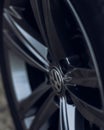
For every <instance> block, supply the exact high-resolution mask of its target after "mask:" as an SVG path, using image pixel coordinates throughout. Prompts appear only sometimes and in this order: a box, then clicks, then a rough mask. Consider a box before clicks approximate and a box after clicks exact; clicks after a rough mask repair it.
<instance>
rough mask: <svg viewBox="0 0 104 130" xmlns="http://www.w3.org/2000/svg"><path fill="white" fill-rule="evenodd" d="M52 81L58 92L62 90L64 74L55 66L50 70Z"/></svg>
mask: <svg viewBox="0 0 104 130" xmlns="http://www.w3.org/2000/svg"><path fill="white" fill-rule="evenodd" d="M50 82H51V84H52V87H53V88H54V90H56V91H57V92H58V93H59V92H61V91H62V87H63V76H62V73H61V71H60V70H59V69H58V68H57V67H53V68H52V69H51V70H50Z"/></svg>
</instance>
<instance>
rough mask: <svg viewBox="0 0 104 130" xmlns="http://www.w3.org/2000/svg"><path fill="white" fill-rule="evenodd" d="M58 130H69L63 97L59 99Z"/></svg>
mask: <svg viewBox="0 0 104 130" xmlns="http://www.w3.org/2000/svg"><path fill="white" fill-rule="evenodd" d="M60 130H69V122H68V113H67V103H66V98H65V97H60Z"/></svg>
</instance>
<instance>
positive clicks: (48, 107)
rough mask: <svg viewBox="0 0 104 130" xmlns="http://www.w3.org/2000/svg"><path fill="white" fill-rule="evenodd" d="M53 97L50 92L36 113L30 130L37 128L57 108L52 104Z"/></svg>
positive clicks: (36, 129)
mask: <svg viewBox="0 0 104 130" xmlns="http://www.w3.org/2000/svg"><path fill="white" fill-rule="evenodd" d="M53 98H54V94H53V93H51V94H50V95H49V97H48V98H47V99H46V101H45V102H44V103H43V105H42V106H41V108H40V110H39V111H38V113H37V114H36V117H35V119H34V120H33V122H32V125H31V128H30V130H38V129H39V128H40V127H41V126H42V125H43V124H44V123H45V122H46V121H47V120H48V119H49V117H51V116H52V114H53V113H54V112H55V111H56V110H57V106H56V105H55V104H54V101H53V100H54V99H53Z"/></svg>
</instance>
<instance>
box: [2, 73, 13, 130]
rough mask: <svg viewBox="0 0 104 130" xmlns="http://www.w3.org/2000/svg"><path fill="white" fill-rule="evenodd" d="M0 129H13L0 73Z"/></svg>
mask: <svg viewBox="0 0 104 130" xmlns="http://www.w3.org/2000/svg"><path fill="white" fill-rule="evenodd" d="M0 130H15V127H14V125H13V121H12V118H11V115H10V111H9V108H8V104H7V101H6V96H5V92H4V89H3V82H2V77H1V74H0Z"/></svg>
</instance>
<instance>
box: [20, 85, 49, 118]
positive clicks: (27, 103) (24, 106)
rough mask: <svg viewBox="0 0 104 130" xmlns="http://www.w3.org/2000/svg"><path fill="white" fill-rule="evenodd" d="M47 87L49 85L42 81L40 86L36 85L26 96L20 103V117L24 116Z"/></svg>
mask: <svg viewBox="0 0 104 130" xmlns="http://www.w3.org/2000/svg"><path fill="white" fill-rule="evenodd" d="M49 89H50V86H49V85H47V84H46V83H43V84H41V85H40V86H38V87H37V88H36V89H35V90H34V91H33V93H32V94H31V95H30V96H29V97H27V98H26V99H25V100H23V101H22V102H21V103H20V108H19V112H20V116H21V118H23V117H24V116H25V114H26V112H27V111H28V110H29V108H30V107H32V106H33V105H34V104H35V103H36V102H37V101H38V100H39V99H40V98H41V97H42V95H43V94H44V93H46V92H47V91H48V90H49Z"/></svg>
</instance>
